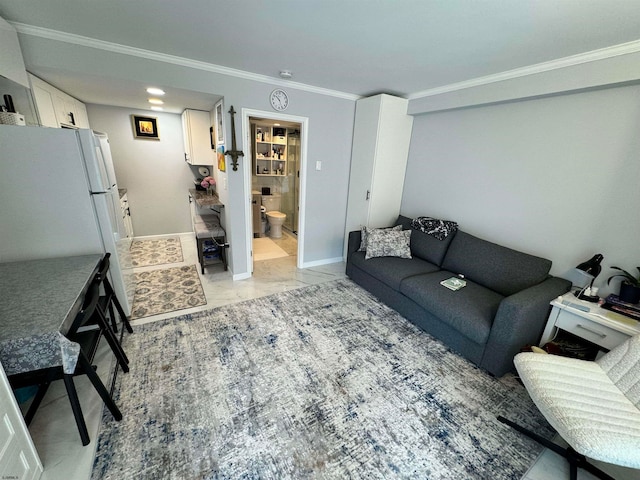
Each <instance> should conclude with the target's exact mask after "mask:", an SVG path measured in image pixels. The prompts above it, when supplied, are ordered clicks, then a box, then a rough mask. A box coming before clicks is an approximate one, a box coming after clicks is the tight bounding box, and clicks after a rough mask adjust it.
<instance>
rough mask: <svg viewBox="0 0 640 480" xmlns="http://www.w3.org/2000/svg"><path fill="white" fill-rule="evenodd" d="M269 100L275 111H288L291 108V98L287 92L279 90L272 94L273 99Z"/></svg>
mask: <svg viewBox="0 0 640 480" xmlns="http://www.w3.org/2000/svg"><path fill="white" fill-rule="evenodd" d="M269 99H270V100H271V106H272V107H273V109H274V110H279V111H282V110H286V108H287V107H288V106H289V97H288V96H287V92H285V91H284V90H281V89H279V88H277V89H275V90H274V91H273V92H271V97H269Z"/></svg>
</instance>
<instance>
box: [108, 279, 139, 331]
mask: <svg viewBox="0 0 640 480" xmlns="http://www.w3.org/2000/svg"><path fill="white" fill-rule="evenodd" d="M107 282H108V280H106V279H105V283H107ZM108 286H109V290H110V291H111V303H110V304H109V306H110V308H112V307H111V306H112V305H115V306H116V310H118V315H120V320H122V325H124V328H126V329H127V332H129V333H133V328H131V324H130V323H129V319H128V318H127V316H126V315H125V313H124V309H123V308H122V305H121V304H120V302H119V301H118V297H116V294H115V292H114V291H113V288H111V284H109V285H108ZM114 321H115V317H114Z"/></svg>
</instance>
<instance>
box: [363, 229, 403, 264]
mask: <svg viewBox="0 0 640 480" xmlns="http://www.w3.org/2000/svg"><path fill="white" fill-rule="evenodd" d="M375 257H400V258H411V230H403V231H398V230H371V231H370V232H369V239H368V241H367V253H366V254H365V256H364V259H365V260H368V259H370V258H375Z"/></svg>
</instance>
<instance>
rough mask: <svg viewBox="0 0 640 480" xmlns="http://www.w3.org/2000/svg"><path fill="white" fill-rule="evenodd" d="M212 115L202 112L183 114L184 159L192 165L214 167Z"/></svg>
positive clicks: (191, 111) (195, 111) (186, 111)
mask: <svg viewBox="0 0 640 480" xmlns="http://www.w3.org/2000/svg"><path fill="white" fill-rule="evenodd" d="M210 128H211V114H210V113H209V112H205V111H202V110H189V109H187V110H185V111H184V112H182V133H183V137H184V159H185V161H186V162H187V163H190V164H191V165H213V159H214V155H213V153H214V152H213V149H212V148H211V130H210Z"/></svg>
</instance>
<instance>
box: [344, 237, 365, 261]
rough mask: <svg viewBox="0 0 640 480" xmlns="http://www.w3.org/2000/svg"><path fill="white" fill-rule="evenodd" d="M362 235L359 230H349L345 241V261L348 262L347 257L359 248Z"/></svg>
mask: <svg viewBox="0 0 640 480" xmlns="http://www.w3.org/2000/svg"><path fill="white" fill-rule="evenodd" d="M361 237H362V232H361V231H360V230H354V231H352V232H349V242H348V243H347V263H349V258H350V257H351V255H353V254H354V253H355V252H357V251H358V249H359V248H360V239H361Z"/></svg>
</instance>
